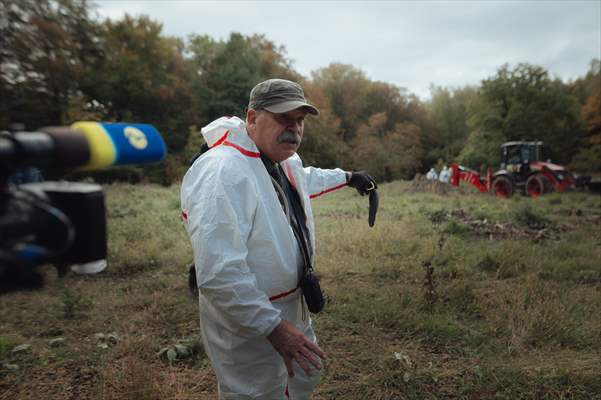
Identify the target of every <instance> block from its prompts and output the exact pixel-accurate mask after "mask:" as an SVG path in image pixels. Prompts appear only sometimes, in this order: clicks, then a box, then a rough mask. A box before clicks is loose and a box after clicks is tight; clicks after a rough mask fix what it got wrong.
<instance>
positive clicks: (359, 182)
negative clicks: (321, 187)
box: [347, 171, 378, 196]
mask: <svg viewBox="0 0 601 400" xmlns="http://www.w3.org/2000/svg"><path fill="white" fill-rule="evenodd" d="M347 185H349V186H350V187H354V188H355V189H357V192H359V194H360V195H361V196H364V195H366V194H368V193H369V192H370V191H372V190H376V189H377V188H378V185H377V184H376V181H374V179H373V178H372V177H371V176H369V174H368V173H367V172H365V171H359V172H351V177H350V178H349V180H348V182H347Z"/></svg>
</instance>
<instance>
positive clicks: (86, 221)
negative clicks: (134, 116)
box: [0, 122, 166, 294]
mask: <svg viewBox="0 0 601 400" xmlns="http://www.w3.org/2000/svg"><path fill="white" fill-rule="evenodd" d="M165 154H166V147H165V143H164V141H163V139H162V137H161V136H160V134H159V133H158V132H157V131H156V129H154V127H152V126H151V125H146V124H128V123H112V124H109V123H97V122H77V123H75V124H73V125H72V126H71V127H48V128H41V129H39V130H38V131H36V132H7V131H5V132H1V133H0V294H2V293H6V292H10V291H14V290H22V289H36V288H40V287H42V286H43V284H44V275H43V274H41V272H40V271H39V267H40V266H42V265H45V264H53V265H54V266H55V267H56V268H57V270H58V273H59V275H63V274H64V273H65V272H66V271H67V269H68V266H69V265H71V264H81V263H87V262H91V261H95V260H100V259H104V258H106V255H107V238H106V237H107V236H106V216H105V204H104V193H103V191H102V187H101V186H100V185H97V184H91V183H82V182H67V181H62V182H38V183H24V184H13V183H11V176H14V174H15V173H18V172H19V171H23V169H27V168H32V167H37V168H53V169H62V170H66V171H69V170H74V169H99V168H104V167H108V166H111V165H126V164H140V163H148V162H157V161H160V160H162V159H163V158H164V156H165Z"/></svg>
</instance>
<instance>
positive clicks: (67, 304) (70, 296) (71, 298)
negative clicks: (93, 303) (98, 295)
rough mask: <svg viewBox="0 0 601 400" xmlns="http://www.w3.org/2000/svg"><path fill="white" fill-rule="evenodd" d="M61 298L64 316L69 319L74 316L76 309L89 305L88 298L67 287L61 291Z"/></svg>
mask: <svg viewBox="0 0 601 400" xmlns="http://www.w3.org/2000/svg"><path fill="white" fill-rule="evenodd" d="M61 300H62V302H63V313H64V317H65V318H67V319H71V318H74V317H75V314H76V312H77V311H78V310H82V309H85V308H86V307H88V306H89V305H90V300H88V299H86V298H85V297H84V296H83V295H81V294H78V293H74V292H72V291H71V290H69V289H65V290H64V291H63V293H62V296H61Z"/></svg>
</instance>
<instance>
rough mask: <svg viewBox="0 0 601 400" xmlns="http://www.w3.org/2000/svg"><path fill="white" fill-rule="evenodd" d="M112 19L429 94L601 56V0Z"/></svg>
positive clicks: (281, 8) (303, 69)
mask: <svg viewBox="0 0 601 400" xmlns="http://www.w3.org/2000/svg"><path fill="white" fill-rule="evenodd" d="M95 3H96V4H97V6H98V8H97V11H98V13H99V14H100V16H101V17H102V18H105V17H108V18H111V19H118V18H121V17H122V16H123V15H124V14H125V13H128V14H130V15H133V16H138V15H141V14H146V15H149V16H150V17H151V18H152V19H154V20H156V21H159V22H161V23H162V24H163V33H164V34H166V35H170V36H179V37H182V38H186V37H187V36H188V35H189V34H192V33H194V34H200V35H203V34H207V35H209V36H211V37H213V38H214V39H224V40H227V38H228V37H229V34H230V32H240V33H242V34H244V35H251V34H254V33H259V34H264V35H265V36H266V38H267V39H269V40H271V41H273V42H274V43H276V44H277V45H283V46H285V48H286V50H287V55H288V57H289V58H291V59H292V60H293V61H294V64H293V66H294V68H295V69H296V70H297V71H298V72H300V73H301V74H303V75H305V76H307V77H310V74H311V71H314V70H316V69H319V68H322V67H326V66H328V65H329V64H330V63H333V62H341V63H346V64H352V65H354V66H355V67H357V68H359V69H361V70H363V71H364V72H365V73H366V74H367V76H368V77H369V78H370V79H372V80H379V81H384V82H389V83H393V84H395V85H398V86H400V87H404V88H407V89H408V90H409V92H411V93H415V94H417V95H418V96H420V97H422V98H428V97H429V87H430V84H431V83H433V84H435V85H437V86H446V87H461V86H464V85H467V84H478V83H479V82H480V80H482V79H484V78H487V77H489V76H492V75H494V74H495V71H496V70H497V69H498V68H499V67H500V66H501V65H502V64H504V63H506V62H507V63H509V64H510V66H512V67H513V66H515V65H517V63H519V62H528V63H531V64H535V65H541V66H543V67H544V68H546V69H547V70H548V71H549V72H550V73H551V75H552V76H554V77H555V76H557V77H560V78H561V79H563V80H564V81H567V80H570V79H574V78H576V77H578V76H583V75H584V74H586V72H587V71H588V69H589V62H590V61H591V60H592V59H593V58H601V0H590V1H541V0H538V1H490V0H489V1H485V0H482V1H475V0H474V1H380V2H377V1H369V2H368V1H355V2H351V1H295V2H292V1H277V2H276V1H238V2H228V1H216V2H213V1H156V0H155V1H142V0H138V1H125V0H121V1H115V0H108V1H107V0H95Z"/></svg>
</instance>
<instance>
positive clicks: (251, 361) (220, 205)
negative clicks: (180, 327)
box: [181, 117, 346, 400]
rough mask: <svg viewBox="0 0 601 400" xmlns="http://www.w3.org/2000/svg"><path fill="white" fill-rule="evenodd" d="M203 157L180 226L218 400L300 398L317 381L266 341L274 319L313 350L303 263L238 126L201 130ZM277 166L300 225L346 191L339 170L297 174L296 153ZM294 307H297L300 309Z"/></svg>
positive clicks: (189, 181)
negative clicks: (293, 194) (295, 197)
mask: <svg viewBox="0 0 601 400" xmlns="http://www.w3.org/2000/svg"><path fill="white" fill-rule="evenodd" d="M202 134H203V136H204V138H205V140H206V142H207V144H208V145H209V147H210V148H211V149H210V150H209V151H207V152H206V153H204V154H203V155H202V156H201V157H199V158H198V159H197V160H196V161H195V162H194V164H193V165H192V167H191V168H190V169H189V170H188V172H187V173H186V175H185V176H184V179H183V182H182V187H181V202H182V203H181V204H182V217H183V220H184V221H185V226H186V229H187V232H188V235H189V236H190V240H191V242H192V248H193V251H194V263H195V265H196V274H197V283H198V287H199V305H200V327H201V333H202V338H203V343H204V347H205V350H206V352H207V354H208V356H209V358H210V360H211V363H212V365H213V368H214V370H215V373H216V375H217V380H218V387H219V398H220V399H278V400H280V399H284V398H286V395H285V394H284V393H285V392H286V393H289V398H291V399H294V400H297V399H308V398H309V397H310V396H311V393H312V391H313V389H314V387H315V385H316V384H317V382H318V380H319V372H318V371H317V370H315V369H313V370H312V372H313V376H311V377H309V376H307V375H306V374H305V372H304V371H303V370H302V369H301V368H300V367H299V366H298V365H297V364H296V362H294V363H293V364H294V370H295V377H294V378H288V375H287V372H286V367H285V365H284V362H283V359H282V358H281V356H280V355H279V354H278V353H277V352H276V351H275V349H274V348H273V346H272V345H271V343H270V342H269V341H268V340H267V339H266V336H267V335H269V334H270V333H271V331H272V330H273V329H274V328H275V327H276V326H277V325H278V324H279V323H280V321H281V320H282V319H285V320H287V321H288V322H290V323H291V324H294V325H295V326H296V327H297V328H298V329H299V330H300V331H301V332H303V333H304V334H305V336H307V337H308V338H309V339H310V340H312V341H314V342H315V341H316V338H315V334H314V332H313V329H312V327H311V320H310V318H309V313H308V311H307V310H306V305H305V304H304V302H301V300H300V296H301V293H300V290H299V289H297V285H298V280H299V276H300V273H301V271H302V266H303V261H302V256H301V253H300V249H299V246H298V243H297V241H296V239H295V236H294V233H293V231H292V228H291V227H290V224H289V222H288V220H287V218H286V215H285V213H284V211H283V210H282V206H281V204H280V202H279V200H278V197H277V194H276V191H275V189H274V187H273V184H272V181H271V178H270V175H269V174H268V172H267V170H266V169H265V166H264V165H263V162H262V161H261V158H260V155H259V150H258V149H257V147H256V145H255V144H254V142H253V141H252V140H251V138H250V137H249V136H248V134H247V132H246V127H245V123H244V121H242V120H241V119H239V118H236V117H233V118H226V117H222V118H220V119H218V120H216V121H213V122H212V123H211V124H209V125H207V126H206V127H204V128H203V129H202ZM280 164H281V166H282V168H283V170H284V172H285V173H286V176H287V177H288V180H289V181H290V183H291V184H292V185H293V186H294V187H295V188H296V190H297V191H298V193H299V196H300V198H301V201H302V203H303V207H304V210H305V214H306V216H307V221H306V225H307V228H308V231H309V236H310V238H309V240H310V241H311V244H312V249H315V230H314V224H313V213H312V210H311V201H310V199H312V198H314V197H316V196H319V195H321V194H324V193H328V192H330V191H333V190H335V189H338V188H340V187H343V186H345V185H346V173H345V172H344V171H343V170H341V169H333V170H324V169H319V168H312V167H308V168H303V166H302V162H301V159H300V158H299V156H298V155H297V154H295V155H293V156H292V157H290V158H288V159H286V160H284V161H282V162H281V163H280ZM303 308H305V309H304V310H303Z"/></svg>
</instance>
